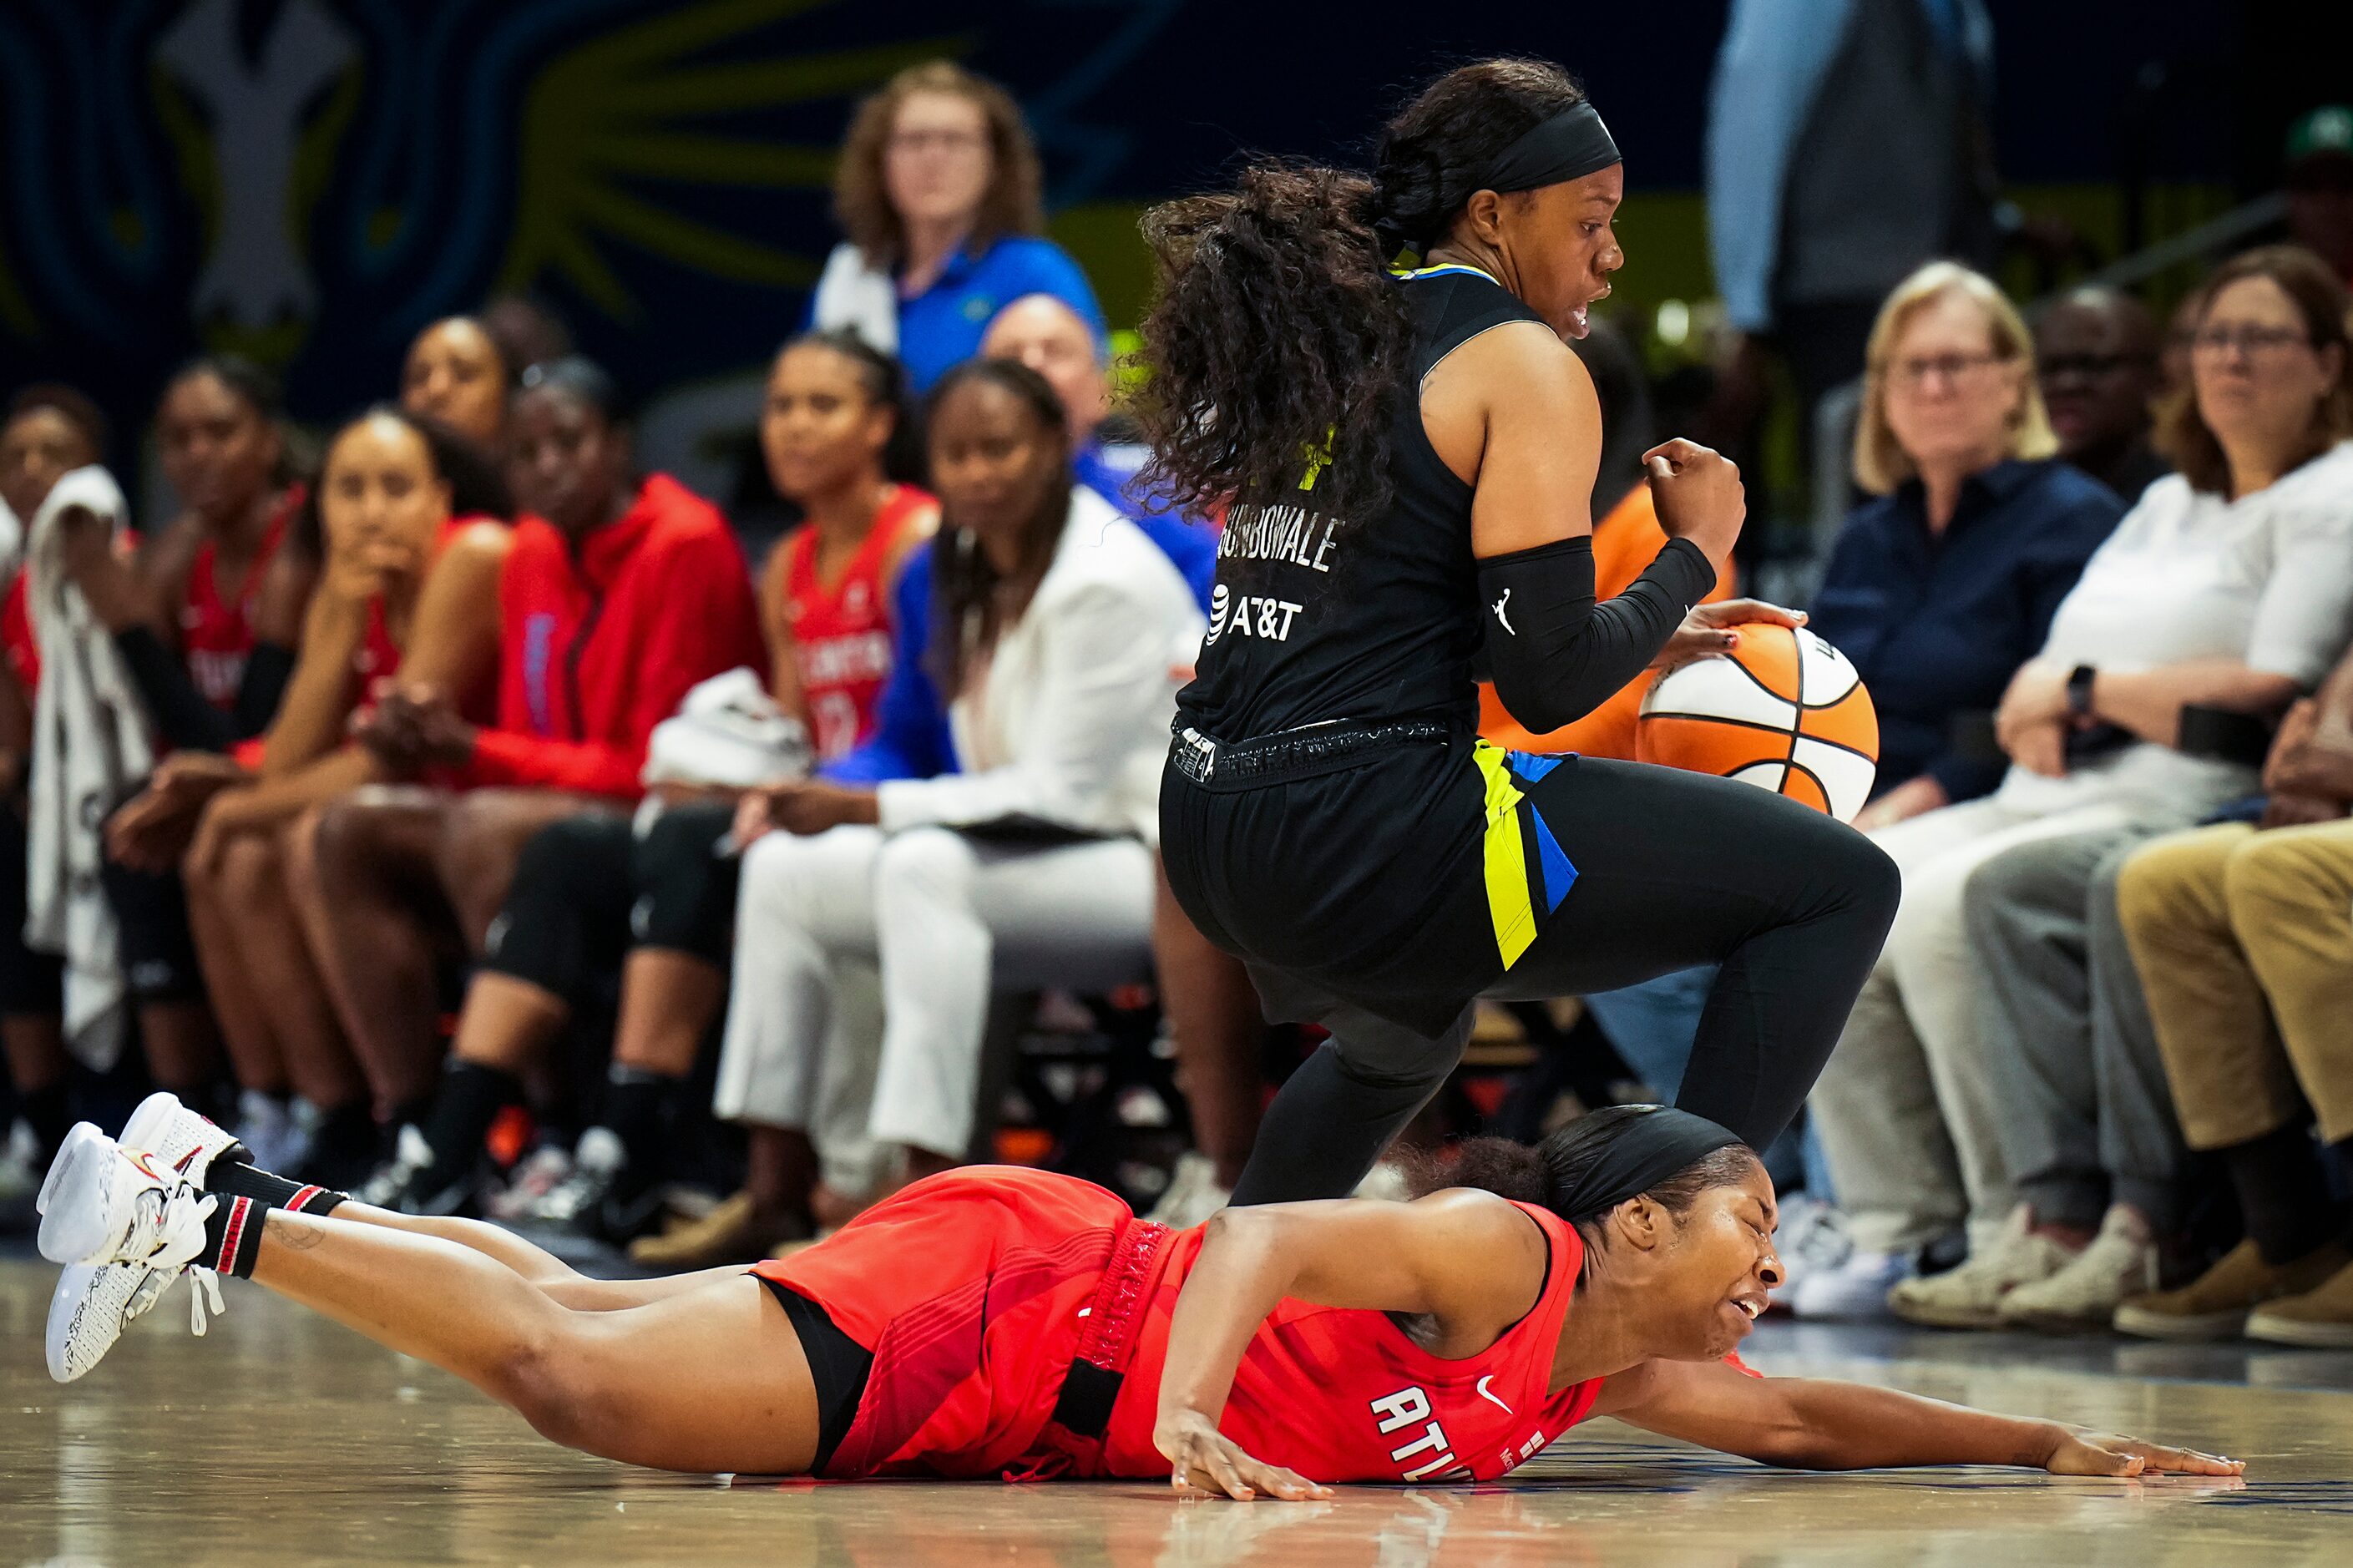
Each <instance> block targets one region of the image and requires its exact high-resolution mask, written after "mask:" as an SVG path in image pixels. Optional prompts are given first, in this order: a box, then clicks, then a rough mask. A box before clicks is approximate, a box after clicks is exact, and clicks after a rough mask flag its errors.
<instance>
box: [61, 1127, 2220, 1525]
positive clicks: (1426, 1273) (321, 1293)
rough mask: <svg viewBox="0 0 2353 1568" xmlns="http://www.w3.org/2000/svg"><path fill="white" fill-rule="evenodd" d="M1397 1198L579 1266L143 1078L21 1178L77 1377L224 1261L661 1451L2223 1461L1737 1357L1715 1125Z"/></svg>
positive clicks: (1736, 1232)
mask: <svg viewBox="0 0 2353 1568" xmlns="http://www.w3.org/2000/svg"><path fill="white" fill-rule="evenodd" d="M1455 1174H1456V1175H1457V1176H1458V1177H1460V1178H1462V1179H1466V1180H1469V1181H1471V1182H1473V1183H1476V1184H1480V1185H1481V1186H1483V1187H1484V1188H1485V1189H1486V1190H1483V1191H1482V1190H1472V1189H1466V1188H1453V1189H1449V1190H1444V1191H1439V1192H1434V1193H1431V1194H1429V1195H1427V1196H1425V1197H1422V1198H1420V1199H1419V1200H1418V1201H1416V1202H1412V1203H1405V1204H1392V1203H1379V1202H1358V1201H1347V1200H1343V1201H1333V1202H1324V1203H1311V1204H1298V1205H1270V1206H1266V1207H1261V1208H1258V1209H1255V1210H1228V1211H1226V1212H1225V1213H1224V1214H1222V1215H1219V1216H1218V1217H1217V1218H1215V1219H1213V1220H1211V1221H1209V1222H1208V1224H1207V1225H1205V1226H1199V1227H1197V1228H1195V1229H1192V1230H1187V1231H1176V1232H1172V1231H1170V1230H1169V1229H1167V1228H1166V1226H1156V1225H1154V1224H1152V1223H1150V1222H1148V1221H1144V1220H1138V1219H1136V1218H1135V1217H1134V1215H1131V1214H1129V1212H1128V1210H1127V1208H1126V1206H1125V1205H1123V1204H1122V1203H1120V1202H1119V1201H1118V1199H1117V1198H1115V1197H1113V1195H1112V1194H1109V1193H1107V1192H1104V1191H1103V1189H1101V1188H1099V1187H1095V1186H1093V1185H1092V1184H1088V1183H1085V1182H1082V1181H1079V1180H1077V1179H1076V1178H1074V1177H1069V1176H1059V1175H1053V1174H1050V1173H1043V1172H1038V1171H1029V1170H1018V1169H1008V1168H987V1167H968V1168H966V1169H965V1170H961V1171H955V1172H950V1173H946V1174H944V1175H941V1176H936V1177H934V1178H932V1179H930V1180H928V1181H924V1182H919V1183H917V1184H914V1185H913V1186H911V1187H908V1188H905V1189H903V1190H902V1192H901V1193H899V1194H897V1195H895V1196H893V1197H892V1198H890V1199H888V1200H886V1201H884V1202H883V1203H881V1204H880V1205H876V1206H875V1207H874V1208H872V1209H870V1210H868V1211H867V1212H866V1213H865V1214H864V1215H861V1216H860V1217H859V1218H858V1219H856V1220H854V1221H852V1222H851V1223H850V1224H849V1225H848V1226H844V1227H843V1228H842V1229H841V1230H840V1231H839V1232H838V1233H836V1235H835V1236H833V1237H831V1238H829V1239H828V1240H826V1241H823V1242H820V1243H818V1245H817V1246H815V1247H811V1248H809V1249H807V1251H805V1252H802V1253H800V1254H798V1255H797V1256H796V1257H794V1258H788V1259H786V1260H783V1261H777V1262H769V1263H764V1264H761V1265H758V1266H757V1267H756V1268H754V1269H753V1270H752V1271H751V1272H749V1273H746V1272H744V1271H743V1270H741V1269H737V1268H720V1269H712V1270H710V1271H707V1272H705V1273H702V1274H697V1275H681V1276H676V1277H673V1278H671V1279H659V1280H643V1281H621V1282H607V1281H601V1280H591V1279H583V1278H581V1277H580V1276H578V1275H576V1274H575V1273H573V1272H572V1271H571V1270H570V1269H568V1268H565V1266H564V1265H562V1264H561V1263H558V1262H557V1261H556V1260H555V1259H554V1258H550V1257H548V1256H547V1255H546V1254H544V1253H542V1252H540V1251H539V1250H538V1249H536V1248H534V1247H531V1246H529V1245H528V1244H526V1243H524V1242H522V1241H520V1240H518V1239H517V1238H515V1237H512V1236H509V1235H507V1234H506V1233H505V1232H502V1231H500V1230H497V1229H494V1228H492V1227H490V1226H480V1225H476V1224H472V1223H470V1222H466V1221H459V1220H448V1219H421V1218H414V1217H408V1216H403V1215H393V1214H389V1213H386V1212H384V1211H381V1210H371V1209H368V1208H365V1207H363V1206H362V1205H357V1204H353V1203H352V1202H350V1201H349V1200H347V1199H344V1198H343V1196H342V1194H333V1193H325V1192H322V1191H321V1190H320V1189H318V1188H315V1187H297V1186H296V1185H295V1184H293V1183H291V1182H288V1181H285V1180H284V1179H282V1178H280V1177H276V1176H272V1175H269V1174H268V1173H264V1172H261V1171H259V1170H257V1169H255V1168H254V1167H253V1166H252V1165H251V1164H250V1163H248V1162H246V1161H245V1160H244V1159H243V1158H242V1151H241V1149H240V1148H239V1147H238V1146H237V1144H236V1143H235V1142H233V1141H232V1140H231V1139H229V1138H228V1136H227V1134H225V1133H223V1132H221V1131H219V1129H217V1128H215V1127H212V1126H211V1125H210V1124H209V1123H206V1122H205V1121H204V1120H203V1119H202V1118H201V1117H197V1116H195V1115H194V1114H193V1113H190V1112H188V1111H185V1110H183V1109H181V1108H180V1106H179V1105H178V1104H177V1102H176V1101H174V1100H171V1099H170V1097H168V1096H162V1095H159V1096H155V1097H153V1099H151V1100H149V1101H148V1102H147V1103H146V1104H144V1105H142V1107H141V1108H140V1110H138V1112H136V1113H135V1114H134V1115H133V1116H132V1121H131V1124H130V1125H129V1126H128V1127H126V1128H125V1129H124V1135H123V1142H120V1143H118V1142H115V1141H113V1140H111V1139H108V1138H107V1137H105V1136H104V1135H103V1134H102V1133H100V1131H98V1130H97V1129H96V1128H94V1127H91V1126H90V1125H89V1124H87V1123H83V1124H81V1125H79V1126H78V1127H77V1128H76V1129H75V1130H74V1131H73V1133H72V1134H70V1135H69V1137H68V1139H67V1141H66V1144H65V1147H64V1149H63V1150H62V1151H61V1152H60V1153H59V1154H58V1160H57V1163H55V1164H54V1165H53V1166H52V1168H51V1171H50V1174H49V1179H48V1180H47V1183H45V1184H44V1185H43V1187H42V1192H41V1198H40V1204H41V1207H42V1211H43V1217H42V1222H41V1237H40V1241H41V1249H42V1251H43V1252H44V1253H45V1254H46V1255H47V1256H48V1257H50V1258H53V1259H63V1260H71V1261H69V1266H68V1268H67V1269H66V1271H65V1274H64V1276H63V1277H62V1279H60V1281H59V1284H58V1292H57V1295H56V1298H55V1300H53V1302H52V1306H51V1310H50V1317H49V1325H48V1340H47V1349H48V1359H49V1368H50V1372H51V1373H52V1375H54V1376H56V1377H58V1378H59V1379H60V1380H70V1379H72V1378H75V1377H79V1376H81V1375H82V1374H84V1373H87V1372H88V1371H89V1370H90V1368H91V1367H92V1366H94V1365H95V1364H96V1363H97V1362H98V1360H99V1359H100V1357H101V1356H102V1355H103V1354H104V1353H105V1352H106V1350H107V1348H108V1347H109V1346H111V1344H112V1343H113V1342H114V1340H115V1338H116V1337H117V1336H118V1335H119V1334H120V1333H121V1328H122V1325H123V1324H124V1322H125V1321H128V1320H129V1319H130V1318H132V1317H134V1316H137V1315H138V1314H139V1313H140V1312H142V1311H143V1310H146V1309H147V1308H149V1307H151V1306H152V1305H153V1303H154V1302H155V1300H158V1299H159V1298H160V1297H161V1295H162V1294H163V1291H164V1289H167V1288H168V1287H169V1285H170V1284H171V1283H172V1281H173V1280H174V1279H176V1278H177V1277H178V1276H179V1275H180V1274H181V1273H182V1272H185V1271H191V1270H194V1271H196V1273H197V1278H196V1279H195V1281H194V1282H192V1285H191V1294H192V1296H193V1297H194V1305H193V1309H192V1313H193V1316H194V1318H195V1326H196V1327H197V1328H198V1329H199V1331H201V1329H202V1325H203V1321H204V1318H205V1303H206V1301H207V1300H209V1302H210V1304H211V1307H212V1310H214V1311H218V1310H220V1308H221V1297H220V1294H219V1285H218V1280H217V1278H216V1277H217V1275H218V1274H222V1273H227V1274H236V1275H241V1276H245V1277H248V1278H250V1279H255V1280H257V1281H259V1283H261V1284H264V1285H266V1286H268V1287H269V1289H273V1290H275V1291H277V1292H278V1293H279V1294H280V1295H282V1296H285V1297H286V1298H288V1299H289V1300H295V1301H299V1302H301V1303H302V1304H304V1305H306V1306H309V1307H311V1308H312V1309H314V1310H318V1311H320V1312H322V1313H324V1314H325V1315H327V1316H328V1317H330V1318H332V1319H334V1320H335V1321H338V1322H341V1323H343V1324H345V1325H346V1326H348V1327H350V1328H353V1329H355V1330H357V1331H359V1332H361V1333H364V1334H366V1335H367V1336H369V1337H370V1338H372V1339H374V1340H375V1341H377V1342H379V1343H382V1344H385V1345H387V1346H390V1347H391V1348H393V1349H395V1350H397V1351H400V1352H403V1353H405V1354H408V1355H413V1356H417V1357H418V1358H419V1359H421V1360H425V1361H429V1362H431V1363H434V1364H435V1365H437V1366H440V1367H442V1368H445V1369H447V1370H448V1371H450V1372H453V1373H457V1374H458V1375H459V1376H460V1377H463V1378H465V1379H467V1380H468V1381H469V1382H470V1383H472V1384H474V1385H475V1386H476V1387H478V1388H480V1389H481V1390H482V1391H483V1392H485V1393H487V1394H490V1395H491V1397H493V1398H495V1399H498V1400H500V1401H501V1402H502V1403H505V1404H507V1405H511V1406H512V1407H513V1408H514V1409H516V1410H517V1411H519V1412H520V1413H521V1414H522V1415H523V1416H524V1418H525V1419H527V1420H529V1421H530V1422H531V1423H532V1424H533V1426H535V1427H537V1428H538V1429H539V1431H540V1432H542V1433H543V1435H545V1436H549V1437H551V1438H553V1439H554V1440H555V1441H557V1442H561V1443H564V1444H566V1445H568V1446H570V1447H578V1448H583V1449H586V1450H587V1451H589V1452H592V1453H596V1454H600V1455H603V1456H606V1457H607V1458H617V1459H622V1460H626V1461H629V1462H632V1463H636V1464H642V1465H650V1466H655V1467H659V1468H668V1469H681V1470H727V1471H736V1472H749V1473H754V1474H803V1473H813V1474H817V1475H820V1476H826V1477H833V1478H841V1479H848V1478H852V1477H858V1476H867V1475H892V1474H929V1475H944V1476H979V1475H992V1474H1006V1475H1008V1476H1010V1477H1014V1478H1027V1479H1042V1478H1045V1477H1050V1476H1055V1475H1064V1474H1068V1475H1076V1476H1106V1475H1109V1476H1126V1477H1156V1476H1167V1477H1169V1478H1170V1479H1171V1480H1172V1481H1173V1482H1175V1483H1176V1485H1177V1486H1179V1487H1180V1488H1187V1487H1190V1488H1199V1489H1206V1490H1209V1491H1214V1492H1221V1493H1224V1494H1226V1495H1228V1496H1231V1497H1236V1498H1248V1497H1252V1496H1255V1495H1257V1494H1259V1493H1261V1492H1263V1493H1266V1494H1268V1495H1270V1496H1273V1497H1282V1498H1304V1497H1310V1496H1321V1495H1327V1494H1326V1492H1325V1486H1326V1484H1327V1483H1330V1482H1335V1481H1381V1482H1390V1483H1396V1482H1399V1481H1407V1482H1422V1483H1435V1482H1439V1481H1441V1480H1450V1479H1479V1480H1487V1479H1494V1478H1496V1477H1499V1476H1502V1475H1504V1474H1505V1473H1506V1472H1508V1471H1510V1470H1511V1469H1513V1468H1514V1467H1516V1466H1517V1465H1519V1464H1521V1463H1522V1462H1523V1461H1525V1460H1526V1459H1527V1458H1531V1457H1533V1456H1534V1455H1535V1454H1536V1453H1538V1452H1540V1451H1541V1450H1542V1449H1543V1448H1544V1447H1545V1446H1546V1444H1548V1443H1550V1442H1551V1441H1552V1440H1553V1439H1554V1438H1555V1437H1557V1436H1559V1435H1560V1434H1561V1432H1562V1431H1564V1430H1566V1429H1567V1427H1569V1426H1574V1425H1576V1424H1577V1422H1579V1421H1582V1420H1584V1419H1587V1418H1588V1417H1589V1416H1592V1415H1617V1416H1619V1417H1620V1418H1621V1419H1623V1420H1626V1421H1629V1422H1631V1423H1632V1424H1634V1425H1636V1426H1644V1427H1647V1428H1649V1429H1651V1430H1653V1431H1657V1432H1662V1433H1664V1434H1667V1435H1669V1436H1677V1437H1682V1438H1685V1439H1688V1440H1691V1441H1694V1442H1698V1443H1703V1444H1706V1445H1708V1446H1710V1447H1716V1448H1720V1449H1722V1450H1724V1451H1725V1452H1729V1453H1735V1454H1739V1455H1743V1456H1745V1457H1747V1458H1754V1459H1757V1460H1759V1461H1762V1462H1765V1463H1768V1464H1776V1465H1782V1466H1788V1467H1792V1468H1826V1469H1838V1468H1873V1467H1879V1466H1893V1465H1951V1464H1994V1465H2019V1466H2027V1467H2039V1468H2045V1469H2049V1470H2051V1471H2052V1472H2054V1473H2059V1474H2067V1475H2091V1476H2137V1475H2141V1474H2144V1473H2158V1472H2175V1473H2185V1474H2196V1475H2236V1474H2238V1473H2240V1471H2241V1469H2242V1466H2240V1465H2239V1464H2237V1463H2236V1462H2234V1461H2232V1460H2229V1459H2225V1458H2215V1457H2211V1456H2208V1455H2204V1454H2199V1453H2195V1452H2192V1451H2189V1450H2187V1449H2181V1448H2171V1447H2158V1446H2155V1445H2152V1444H2147V1443H2142V1442H2138V1441H2136V1440H2134V1439H2130V1438H2124V1437H2116V1436H2102V1435H2097V1434H2093V1433H2087V1432H2084V1431H2080V1430H2078V1429H2075V1428H2073V1427H2069V1426H2063V1425H2060V1424H2058V1423H2055V1422H2048V1421H2034V1420H2021V1419H2016V1418H2012V1417H2009V1416H2002V1415H1989V1414H1985V1413H1981V1412H1978V1411H1972V1410H1966V1409H1962V1408H1960V1407H1957V1406H1955V1405H1945V1404H1940V1403H1938V1402H1936V1401H1934V1400H1927V1399H1922V1398H1918V1397H1915V1396H1914V1395H1911V1394H1899V1393H1895V1392H1894V1391H1892V1390H1886V1389H1880V1388H1873V1387H1869V1386H1864V1385H1861V1384H1839V1383H1826V1382H1820V1381H1814V1380H1810V1379H1796V1378H1758V1377H1755V1376H1753V1375H1750V1374H1748V1373H1746V1370H1745V1369H1743V1368H1741V1367H1739V1366H1738V1365H1737V1364H1736V1363H1729V1364H1728V1363H1727V1361H1726V1358H1727V1357H1730V1356H1731V1355H1732V1354H1733V1352H1735V1351H1736V1349H1737V1347H1738V1346H1739V1343H1740V1342H1741V1341H1742V1340H1743V1339H1744V1338H1746V1335H1747V1333H1748V1331H1749V1328H1750V1325H1751V1324H1752V1323H1753V1322H1754V1321H1755V1319H1756V1318H1757V1315H1758V1314H1759V1313H1760V1312H1762V1311H1763V1310H1764V1307H1765V1303H1766V1297H1767V1292H1768V1291H1769V1290H1770V1289H1772V1288H1773V1287H1774V1286H1775V1285H1776V1284H1778V1282H1779V1280H1780V1278H1781V1265H1780V1260H1779V1258H1778V1257H1777V1256H1776V1255H1775V1252H1774V1248H1773V1234H1772V1233H1773V1229H1774V1226H1775V1224H1776V1215H1775V1211H1774V1195H1773V1189H1772V1184H1771V1182H1770V1180H1769V1179H1768V1178H1767V1176H1766V1174H1765V1173H1764V1169H1763V1167H1762V1165H1761V1164H1760V1163H1758V1161H1757V1156H1756V1155H1755V1153H1754V1152H1751V1151H1750V1150H1749V1149H1748V1148H1747V1147H1746V1145H1745V1144H1742V1143H1741V1142H1738V1140H1737V1139H1736V1138H1735V1137H1734V1136H1733V1135H1732V1134H1731V1133H1729V1132H1727V1131H1725V1130H1724V1129H1723V1128H1721V1127H1718V1126H1716V1125H1715V1123H1713V1122H1710V1121H1705V1120H1704V1119H1702V1118H1699V1117H1696V1116H1694V1115H1692V1114H1690V1113H1689V1112H1686V1111H1679V1110H1667V1109H1665V1108H1662V1107H1656V1106H1641V1107H1620V1108H1614V1109H1612V1110H1604V1111H1601V1112H1599V1113H1596V1114H1595V1115H1592V1116H1589V1117H1588V1118H1586V1119H1585V1120H1583V1121H1579V1122H1577V1123H1575V1124H1572V1125H1571V1126H1570V1127H1568V1128H1567V1129H1566V1130H1564V1131H1561V1132H1558V1133H1556V1134H1554V1135H1553V1136H1552V1137H1551V1138H1549V1139H1547V1140H1546V1142H1545V1143H1544V1144H1542V1145H1540V1146H1539V1147H1537V1148H1535V1149H1534V1150H1530V1149H1526V1148H1524V1147H1522V1146H1519V1145H1514V1144H1502V1143H1492V1142H1490V1143H1482V1144H1474V1145H1472V1146H1471V1148H1470V1150H1469V1152H1468V1153H1467V1155H1466V1157H1465V1159H1464V1161H1463V1163H1462V1164H1461V1166H1459V1167H1458V1169H1457V1171H1456V1173H1455Z"/></svg>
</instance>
